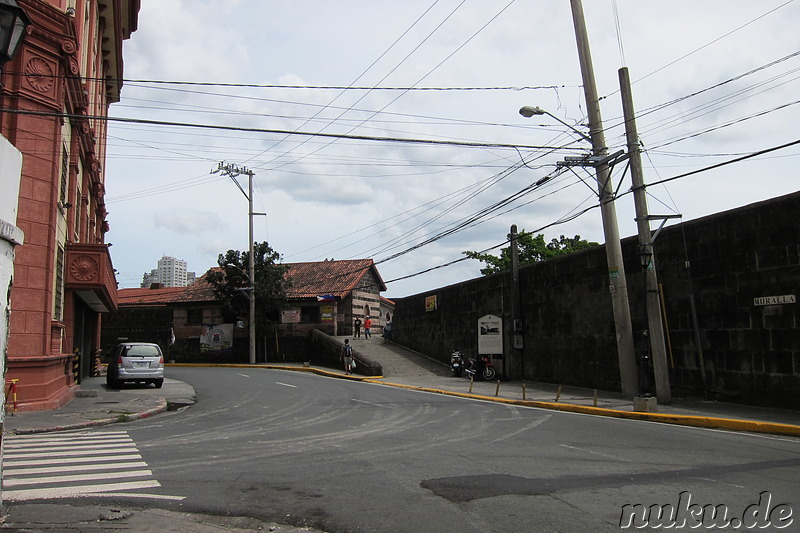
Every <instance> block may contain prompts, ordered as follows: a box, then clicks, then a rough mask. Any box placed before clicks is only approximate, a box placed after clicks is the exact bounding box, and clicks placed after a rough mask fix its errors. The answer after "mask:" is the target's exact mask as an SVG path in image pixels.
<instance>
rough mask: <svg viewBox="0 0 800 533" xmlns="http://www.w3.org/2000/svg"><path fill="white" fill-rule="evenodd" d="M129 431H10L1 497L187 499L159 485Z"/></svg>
mask: <svg viewBox="0 0 800 533" xmlns="http://www.w3.org/2000/svg"><path fill="white" fill-rule="evenodd" d="M160 486H161V484H160V483H159V482H158V481H157V480H156V479H155V477H154V476H153V472H152V471H151V470H150V469H149V467H148V465H147V463H145V462H144V461H143V460H142V456H141V455H140V454H139V450H138V449H137V447H136V444H135V443H134V442H133V439H131V437H130V436H129V435H128V433H127V432H126V431H114V432H78V433H51V434H39V435H25V436H23V435H10V436H6V437H5V438H4V439H3V500H5V501H25V500H40V499H50V498H74V497H88V496H95V497H99V496H105V497H109V496H125V497H135V498H155V499H183V498H182V497H180V496H165V495H160V494H150V493H147V492H141V491H143V490H147V489H154V488H156V487H160Z"/></svg>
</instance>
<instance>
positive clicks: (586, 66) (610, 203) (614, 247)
mask: <svg viewBox="0 0 800 533" xmlns="http://www.w3.org/2000/svg"><path fill="white" fill-rule="evenodd" d="M570 4H571V7H572V21H573V25H574V26H575V38H576V40H577V43H578V59H579V61H580V65H581V75H582V77H583V90H584V95H585V97H586V110H587V113H588V115H589V132H590V136H591V140H592V153H593V156H594V157H599V158H601V159H600V163H599V164H598V165H597V166H596V167H595V168H596V172H597V187H598V190H599V193H600V206H601V207H600V208H601V213H602V219H603V235H604V237H605V248H606V259H607V261H608V278H609V290H610V292H611V300H612V305H613V309H614V325H615V329H616V339H617V357H618V359H619V374H620V381H621V383H622V393H623V394H624V395H625V396H628V397H631V398H632V397H634V396H636V395H638V393H639V382H638V376H637V373H636V354H635V352H634V348H633V332H632V327H631V310H630V305H629V303H628V287H627V284H626V281H625V279H626V278H625V265H624V263H623V261H622V245H621V244H620V240H619V227H618V226H617V209H616V207H615V205H614V189H613V188H612V186H611V171H610V169H609V167H608V162H607V161H604V159H603V158H604V157H605V156H606V155H607V152H608V148H606V140H605V134H604V133H603V119H602V117H601V115H600V103H599V102H598V97H597V86H596V85H595V79H594V68H593V67H592V56H591V52H590V50H589V39H588V37H587V35H586V21H585V18H584V15H583V4H582V3H581V0H570Z"/></svg>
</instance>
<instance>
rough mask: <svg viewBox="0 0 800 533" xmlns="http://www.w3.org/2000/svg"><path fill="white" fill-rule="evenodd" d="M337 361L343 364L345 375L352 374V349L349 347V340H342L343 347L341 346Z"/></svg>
mask: <svg viewBox="0 0 800 533" xmlns="http://www.w3.org/2000/svg"><path fill="white" fill-rule="evenodd" d="M339 361H341V362H343V363H344V373H345V374H352V373H353V347H352V346H350V339H345V340H344V346H342V353H341V354H340V355H339Z"/></svg>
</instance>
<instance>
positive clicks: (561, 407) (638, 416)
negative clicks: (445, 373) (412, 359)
mask: <svg viewBox="0 0 800 533" xmlns="http://www.w3.org/2000/svg"><path fill="white" fill-rule="evenodd" d="M365 381H368V382H372V383H378V384H381V385H388V386H391V387H398V388H402V389H409V390H417V391H421V392H430V393H434V394H444V395H447V396H458V397H461V398H470V399H473V400H484V401H490V402H496V403H504V404H509V405H519V406H521V407H537V408H540V409H550V410H553V411H565V412H570V413H580V414H585V415H594V416H606V417H611V418H627V419H629V420H644V421H646V422H658V423H661V424H675V425H680V426H690V427H699V428H708V429H727V430H731V431H748V432H751V433H769V434H774V435H786V436H792V437H800V426H795V425H792V424H780V423H777V422H758V421H755V420H741V419H734V418H717V417H710V416H692V415H671V414H663V413H640V412H635V411H620V410H617V409H606V408H603V407H590V406H588V405H574V404H566V403H555V402H543V401H537V400H511V399H507V398H498V397H495V396H481V395H478V394H468V393H463V392H454V391H446V390H441V389H432V388H427V387H417V386H414V385H403V384H400V383H388V382H382V381H375V380H373V379H366V380H365Z"/></svg>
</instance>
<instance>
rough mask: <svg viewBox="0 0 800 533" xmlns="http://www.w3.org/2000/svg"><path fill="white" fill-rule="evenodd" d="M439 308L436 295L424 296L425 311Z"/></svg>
mask: <svg viewBox="0 0 800 533" xmlns="http://www.w3.org/2000/svg"><path fill="white" fill-rule="evenodd" d="M438 308H439V302H438V301H437V299H436V295H435V294H434V295H431V296H426V297H425V312H426V313H427V312H429V311H436V310H437V309H438Z"/></svg>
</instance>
